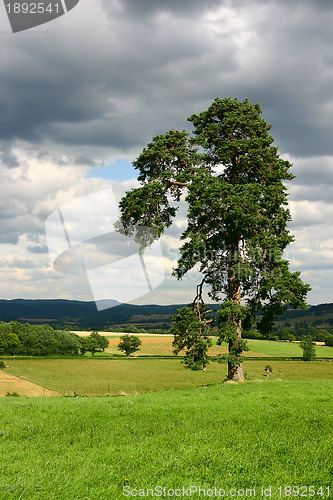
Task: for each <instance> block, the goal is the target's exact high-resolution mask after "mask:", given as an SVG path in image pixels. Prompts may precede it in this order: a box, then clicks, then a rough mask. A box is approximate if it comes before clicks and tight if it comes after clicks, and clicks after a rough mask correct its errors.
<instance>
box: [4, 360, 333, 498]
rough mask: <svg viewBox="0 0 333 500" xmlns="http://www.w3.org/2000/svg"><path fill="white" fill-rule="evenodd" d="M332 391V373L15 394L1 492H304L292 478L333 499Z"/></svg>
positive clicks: (7, 417) (7, 416) (7, 408)
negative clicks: (112, 391) (94, 393)
mask: <svg viewBox="0 0 333 500" xmlns="http://www.w3.org/2000/svg"><path fill="white" fill-rule="evenodd" d="M134 362H135V363H136V362H137V361H134ZM95 364H96V365H97V364H99V361H95ZM332 389H333V383H332V381H320V382H313V381H312V382H311V381H307V382H274V381H270V382H267V383H248V384H242V385H240V384H238V385H230V384H221V383H219V384H213V385H211V386H208V387H207V386H204V387H188V388H184V389H179V390H173V391H168V392H166V391H162V392H156V393H154V394H145V395H137V396H128V397H123V398H119V397H118V398H112V397H102V398H77V397H76V398H3V401H2V403H1V406H0V422H1V425H0V453H1V457H2V460H1V466H0V469H1V472H0V492H1V493H0V498H1V500H19V499H22V500H42V499H43V500H44V499H47V500H52V499H58V500H65V499H80V500H101V499H103V500H104V499H105V500H106V499H108V500H109V499H111V500H119V499H121V498H124V492H129V491H135V490H137V492H138V491H139V490H140V491H143V490H145V491H146V489H147V488H149V489H155V488H156V487H157V486H160V487H162V488H166V489H167V490H170V491H171V489H174V490H175V489H178V488H179V489H181V488H183V487H184V488H185V489H188V488H190V487H192V491H195V490H194V488H199V487H200V488H206V489H209V488H211V489H213V488H215V487H217V488H221V489H223V490H224V491H225V492H226V495H225V496H226V497H227V496H228V497H230V494H229V492H230V491H231V490H232V489H235V490H236V491H237V492H238V491H239V492H242V490H244V489H247V488H248V489H250V488H251V489H252V491H253V490H255V496H256V497H257V498H261V488H262V487H264V488H271V495H270V498H272V499H273V500H277V499H278V498H281V495H280V490H279V489H278V488H279V487H281V488H282V490H281V491H282V492H283V495H282V498H287V497H290V496H291V497H292V498H294V497H295V495H290V486H296V487H305V488H309V486H311V487H312V489H311V490H304V489H303V490H299V491H303V493H304V491H306V492H307V491H312V492H313V491H315V492H320V494H319V495H317V494H316V495H315V496H314V498H316V499H318V498H325V499H327V498H329V495H328V494H329V492H330V491H332V487H333V468H332V463H333V452H332V450H333V442H332V438H333V436H332V426H333V415H332V403H333V396H332V394H333V391H332ZM285 487H286V488H287V489H284V488H285ZM288 487H289V490H288ZM124 488H125V489H124ZM313 488H314V489H313ZM328 488H331V490H328ZM232 491H233V490H232ZM285 492H286V493H287V494H286V495H284V493H285ZM141 496H142V495H141ZM241 496H244V493H243V495H241V494H237V495H235V494H234V495H233V497H237V498H240V497H241ZM303 496H304V495H303ZM307 496H309V495H307ZM310 496H313V495H310ZM147 497H148V495H147ZM253 497H254V496H253V494H252V498H253ZM150 498H151V496H150ZM191 498H195V499H198V498H202V496H200V497H199V495H198V494H195V493H194V494H193V495H191Z"/></svg>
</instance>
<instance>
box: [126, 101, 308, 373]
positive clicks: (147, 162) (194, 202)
mask: <svg viewBox="0 0 333 500" xmlns="http://www.w3.org/2000/svg"><path fill="white" fill-rule="evenodd" d="M260 115H261V108H260V106H259V104H251V103H250V102H249V101H248V100H247V99H245V100H244V101H242V102H240V101H237V99H230V98H226V99H219V98H217V99H215V100H214V102H213V103H212V104H211V106H210V107H209V108H208V109H207V111H204V112H202V113H200V114H198V115H192V116H191V117H190V118H189V121H190V122H191V123H192V124H193V127H194V129H193V134H192V136H189V135H188V134H187V133H186V132H184V131H183V132H179V131H175V130H171V131H169V132H167V133H166V134H164V135H163V134H162V135H158V136H156V137H154V138H153V141H152V142H151V143H149V144H148V145H147V147H146V148H145V149H144V150H143V152H142V153H141V154H140V155H139V157H138V158H137V160H136V161H135V162H134V163H133V165H134V167H135V168H136V169H137V170H138V171H139V176H138V179H139V181H140V182H141V183H142V186H141V187H139V188H136V189H133V190H132V191H130V192H129V193H127V195H126V196H125V197H124V198H123V199H122V200H121V202H120V209H121V213H122V215H121V224H122V226H121V227H122V231H123V232H124V233H125V234H134V235H135V227H136V225H142V226H149V227H151V228H153V229H154V230H155V231H156V234H155V238H156V237H159V236H160V235H161V234H162V233H163V232H164V230H165V229H166V228H168V227H169V226H170V225H171V224H172V223H173V220H174V217H175V215H176V213H177V210H178V207H177V206H175V204H174V203H173V204H172V205H171V203H172V202H178V201H179V200H180V198H181V195H182V193H184V195H185V200H186V202H187V205H188V216H187V227H186V228H185V230H184V232H183V233H182V235H181V240H182V241H184V243H183V245H182V246H181V248H180V257H179V259H178V262H177V266H176V268H175V270H174V273H175V275H176V276H177V278H179V279H181V278H182V277H183V276H184V275H185V274H186V273H187V272H188V271H190V270H191V269H193V268H194V267H195V266H198V267H199V270H200V272H201V273H202V274H203V276H204V281H205V284H206V285H208V287H209V291H208V294H209V296H210V297H211V298H212V299H213V300H216V301H221V302H222V304H223V303H226V304H228V303H230V302H233V303H235V304H237V305H240V304H241V302H242V301H243V302H244V306H242V307H244V308H246V313H245V310H244V311H243V310H242V311H243V312H242V318H240V319H239V323H238V333H237V336H235V330H234V327H235V326H236V325H235V324H234V322H233V319H232V318H231V317H230V318H229V319H228V320H227V321H225V322H224V330H223V334H222V335H224V336H225V337H226V338H227V339H228V343H229V354H230V359H229V363H230V367H231V366H237V363H240V359H241V356H240V354H241V352H242V349H243V347H244V345H243V344H242V342H241V341H240V337H241V331H242V328H245V329H249V328H251V325H252V324H253V323H254V321H255V318H256V313H257V312H258V311H259V310H261V313H262V314H261V318H260V321H259V324H258V329H259V331H260V333H261V334H263V335H268V334H269V332H270V331H271V330H272V327H273V324H274V321H275V319H276V317H278V316H280V315H282V313H283V312H284V310H285V309H286V308H287V306H291V307H294V308H307V305H306V302H305V298H306V294H307V292H308V291H309V289H310V287H309V285H305V284H303V282H302V281H301V279H300V273H299V272H293V273H292V272H290V270H289V263H288V261H287V260H286V259H284V257H283V252H284V250H285V248H286V247H287V245H288V244H289V243H291V242H292V241H293V236H292V235H291V234H290V233H289V230H288V222H289V221H290V213H289V210H288V209H287V193H286V187H285V181H289V180H292V179H293V177H294V176H293V175H292V174H291V173H290V167H291V164H290V163H289V162H288V161H285V160H282V159H281V158H280V157H279V155H278V150H277V148H276V147H274V146H273V137H272V136H270V135H269V130H270V128H271V125H269V124H267V123H266V122H265V120H263V119H262V117H261V116H260ZM135 236H137V235H135ZM153 239H154V235H153V233H152V234H149V235H147V236H146V238H145V241H143V239H142V235H141V236H140V235H139V236H138V237H137V240H138V241H139V242H140V244H141V245H142V246H144V245H145V244H147V243H149V242H151V241H152V240H153ZM225 311H226V312H228V311H229V312H230V314H231V316H232V315H234V311H233V310H232V309H231V308H230V307H229V306H228V305H226V309H225ZM242 322H243V323H242ZM234 373H235V370H230V374H232V376H233V375H234ZM238 375H240V376H241V374H238Z"/></svg>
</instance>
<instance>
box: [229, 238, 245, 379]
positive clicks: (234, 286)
mask: <svg viewBox="0 0 333 500" xmlns="http://www.w3.org/2000/svg"><path fill="white" fill-rule="evenodd" d="M237 252H238V245H235V248H233V250H232V253H231V255H232V256H234V254H235V253H237ZM229 298H230V300H232V301H233V302H235V303H236V304H240V302H241V294H240V284H239V281H238V280H237V279H236V276H235V270H234V269H233V268H231V269H229ZM234 326H236V328H237V338H236V340H235V341H230V342H229V352H230V349H231V348H232V346H233V345H234V343H235V342H237V341H238V340H241V338H242V321H241V320H240V319H237V320H235V322H234ZM228 379H229V380H245V377H244V374H243V367H242V363H238V364H236V365H234V364H231V363H230V362H228Z"/></svg>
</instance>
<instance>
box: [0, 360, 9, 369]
mask: <svg viewBox="0 0 333 500" xmlns="http://www.w3.org/2000/svg"><path fill="white" fill-rule="evenodd" d="M5 368H7V365H6V363H5V362H4V361H0V370H4V369H5Z"/></svg>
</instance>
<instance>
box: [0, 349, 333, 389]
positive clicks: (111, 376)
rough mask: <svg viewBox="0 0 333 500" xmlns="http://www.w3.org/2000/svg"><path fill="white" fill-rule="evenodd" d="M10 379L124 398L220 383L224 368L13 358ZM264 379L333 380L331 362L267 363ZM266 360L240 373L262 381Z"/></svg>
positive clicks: (252, 362) (153, 361) (164, 361)
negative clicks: (204, 368) (11, 377)
mask: <svg viewBox="0 0 333 500" xmlns="http://www.w3.org/2000/svg"><path fill="white" fill-rule="evenodd" d="M8 364H10V368H9V369H7V370H6V371H7V372H8V373H10V374H11V375H16V376H19V377H24V378H25V379H27V380H29V381H31V382H34V383H35V384H38V385H40V386H42V387H46V388H47V389H49V390H52V391H56V392H58V393H60V394H63V395H74V394H78V395H87V396H104V395H124V394H137V393H144V392H154V391H160V390H169V391H170V390H173V389H180V388H184V387H190V386H192V387H193V386H199V385H207V384H214V383H218V382H222V381H224V380H225V378H226V375H227V368H226V365H224V364H223V365H220V364H218V363H211V364H209V365H208V367H207V371H205V372H204V371H191V370H188V369H186V368H184V365H183V364H182V363H180V360H178V359H143V358H142V359H140V358H137V359H124V358H119V359H110V360H106V359H98V358H96V359H89V358H81V359H14V360H10V362H9V360H8ZM269 364H270V365H271V366H272V368H273V373H272V375H271V376H270V378H269V380H273V381H274V380H280V381H281V380H287V381H288V380H289V381H303V380H318V381H321V380H333V362H332V361H314V362H304V361H281V360H276V361H275V360H274V361H269ZM266 365H267V361H265V360H263V361H259V360H250V359H248V360H246V361H245V362H244V364H243V366H244V372H245V373H246V375H247V376H248V378H249V379H250V380H256V381H264V382H266V381H267V379H266V377H265V366H266Z"/></svg>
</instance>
